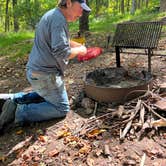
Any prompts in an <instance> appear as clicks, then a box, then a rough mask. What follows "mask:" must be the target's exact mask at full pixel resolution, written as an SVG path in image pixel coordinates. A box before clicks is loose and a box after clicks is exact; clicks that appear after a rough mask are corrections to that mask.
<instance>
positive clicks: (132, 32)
mask: <svg viewBox="0 0 166 166" xmlns="http://www.w3.org/2000/svg"><path fill="white" fill-rule="evenodd" d="M162 25H163V24H162V22H161V21H154V22H141V23H137V22H129V23H122V24H118V25H117V27H116V32H115V35H114V38H113V42H112V46H114V47H115V51H116V64H117V67H120V49H121V48H136V49H147V50H148V51H147V54H148V71H149V72H151V56H152V55H153V49H154V48H157V45H158V42H159V38H160V34H161V30H162Z"/></svg>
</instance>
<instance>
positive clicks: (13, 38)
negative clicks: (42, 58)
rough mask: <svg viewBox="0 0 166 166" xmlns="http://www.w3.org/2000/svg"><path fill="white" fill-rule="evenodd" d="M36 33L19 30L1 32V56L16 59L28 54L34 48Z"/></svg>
mask: <svg viewBox="0 0 166 166" xmlns="http://www.w3.org/2000/svg"><path fill="white" fill-rule="evenodd" d="M33 37H34V33H32V32H19V33H6V34H0V56H10V58H11V59H13V60H15V59H17V58H18V57H22V56H24V55H26V54H28V53H29V52H30V50H31V48H32V43H33Z"/></svg>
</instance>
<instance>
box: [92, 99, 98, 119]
mask: <svg viewBox="0 0 166 166" xmlns="http://www.w3.org/2000/svg"><path fill="white" fill-rule="evenodd" d="M96 111H97V102H95V108H94V111H93V116H94V117H95V116H96Z"/></svg>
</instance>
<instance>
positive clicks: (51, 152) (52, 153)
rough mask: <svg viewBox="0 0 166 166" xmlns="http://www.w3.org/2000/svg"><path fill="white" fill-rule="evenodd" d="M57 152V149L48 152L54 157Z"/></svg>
mask: <svg viewBox="0 0 166 166" xmlns="http://www.w3.org/2000/svg"><path fill="white" fill-rule="evenodd" d="M58 154H59V151H58V150H57V149H54V150H52V151H50V152H49V153H48V155H49V156H50V157H55V156H57V155H58Z"/></svg>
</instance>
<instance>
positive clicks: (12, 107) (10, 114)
mask: <svg viewBox="0 0 166 166" xmlns="http://www.w3.org/2000/svg"><path fill="white" fill-rule="evenodd" d="M16 107H17V104H16V103H15V102H14V101H13V100H6V102H5V103H4V105H3V107H2V113H1V115H0V130H2V129H3V127H4V125H5V124H7V123H10V122H11V121H13V120H14V118H15V111H16Z"/></svg>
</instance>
